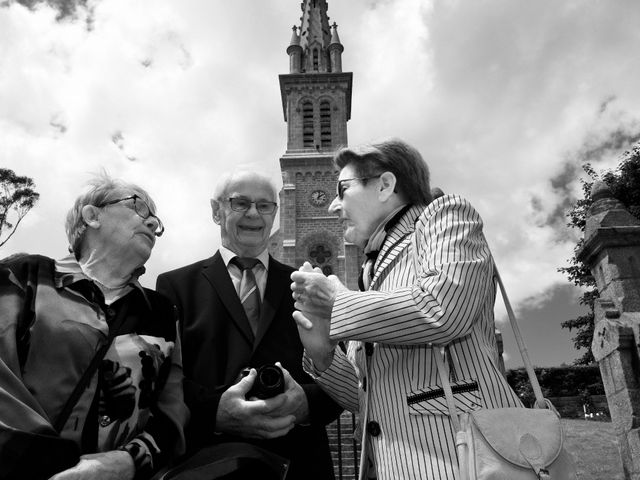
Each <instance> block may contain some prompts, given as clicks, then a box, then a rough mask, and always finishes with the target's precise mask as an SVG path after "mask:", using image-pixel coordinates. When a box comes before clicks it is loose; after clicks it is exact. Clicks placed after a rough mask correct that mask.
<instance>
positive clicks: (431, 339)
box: [306, 195, 521, 480]
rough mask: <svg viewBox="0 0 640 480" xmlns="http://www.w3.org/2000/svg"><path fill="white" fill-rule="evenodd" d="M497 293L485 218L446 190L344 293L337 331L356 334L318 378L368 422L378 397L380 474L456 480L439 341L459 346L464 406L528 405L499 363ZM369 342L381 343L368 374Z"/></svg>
mask: <svg viewBox="0 0 640 480" xmlns="http://www.w3.org/2000/svg"><path fill="white" fill-rule="evenodd" d="M495 292H496V290H495V283H494V281H493V267H492V261H491V254H490V251H489V248H488V245H487V242H486V240H485V238H484V235H483V233H482V220H481V219H480V217H479V215H478V213H477V212H476V211H475V210H474V208H473V207H472V206H471V205H470V204H469V202H468V201H466V200H465V199H463V198H461V197H459V196H454V195H445V196H443V197H440V198H438V199H436V200H435V201H434V202H432V203H431V204H430V205H428V206H427V207H412V208H410V209H409V210H408V211H407V212H406V214H405V215H404V216H403V217H402V218H401V220H400V222H399V223H398V224H397V225H396V226H395V227H392V229H391V230H390V232H389V233H388V235H387V238H386V239H385V241H384V243H383V245H382V248H381V250H380V254H379V255H378V258H377V260H376V264H375V265H374V275H373V279H372V282H371V285H370V288H369V290H368V291H366V292H352V291H347V292H342V293H340V294H339V295H338V296H337V298H336V302H335V304H334V307H333V312H332V317H331V333H330V334H331V338H332V339H334V340H350V341H349V342H348V347H347V351H346V353H343V352H342V351H341V350H340V349H336V353H335V355H334V360H333V363H332V365H331V367H330V368H329V369H327V370H326V371H324V372H322V374H320V375H317V376H316V381H317V382H318V383H319V384H320V385H321V386H322V387H323V388H324V389H325V390H326V391H327V392H329V394H330V395H332V396H333V397H334V398H335V399H336V400H337V401H338V402H339V403H341V404H342V405H343V406H344V407H345V408H347V409H349V410H351V411H356V412H360V418H361V420H362V418H363V417H364V415H363V413H364V409H365V404H366V399H367V394H368V395H369V398H368V420H369V422H376V423H377V424H378V425H379V429H380V433H379V434H378V435H376V436H372V435H368V439H367V443H368V448H367V450H368V455H369V457H370V459H371V460H372V461H373V463H374V464H375V466H376V471H377V475H378V479H380V480H397V479H453V478H454V477H453V467H454V466H456V465H457V458H456V452H455V434H454V430H453V427H452V425H451V422H450V420H449V415H448V410H447V406H446V401H445V398H444V394H443V391H442V389H441V387H440V384H441V382H440V379H439V376H438V373H437V367H436V365H435V361H434V359H433V357H432V354H433V352H432V349H431V344H439V345H443V344H448V345H449V349H448V350H449V353H450V354H449V355H448V358H449V363H450V369H451V371H452V382H451V385H452V390H453V391H454V398H455V401H456V405H457V407H458V409H459V410H460V411H470V410H474V409H478V408H481V407H488V408H492V407H503V406H521V403H520V401H519V399H518V397H517V396H516V394H515V393H514V392H513V391H512V390H511V388H510V387H509V386H508V384H507V382H506V380H505V379H504V377H503V376H502V374H501V373H500V371H499V369H498V362H497V360H498V358H497V347H496V341H495V330H494V318H493V304H494V300H495ZM363 342H372V343H373V344H374V349H373V353H372V355H371V356H370V357H369V359H368V364H369V365H368V372H369V373H368V376H367V367H366V366H365V365H366V363H365V348H363ZM306 365H307V368H308V369H309V370H310V371H313V366H312V364H311V362H309V361H307V362H306ZM314 373H317V372H314ZM365 389H366V392H365Z"/></svg>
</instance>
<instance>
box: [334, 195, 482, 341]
mask: <svg viewBox="0 0 640 480" xmlns="http://www.w3.org/2000/svg"><path fill="white" fill-rule="evenodd" d="M414 251H415V253H414ZM386 268H388V269H389V272H385V273H386V275H385V278H384V280H383V283H381V284H380V285H379V286H378V288H379V289H380V291H367V292H352V291H347V292H342V293H340V294H338V296H337V298H336V302H335V304H334V308H333V312H332V318H331V338H332V339H333V340H345V339H348V340H360V341H369V342H381V343H387V344H424V343H439V344H443V343H448V342H450V341H452V340H454V339H456V338H460V337H463V336H465V335H467V334H468V333H469V332H470V330H471V327H472V324H473V321H474V319H475V318H476V317H477V316H478V315H479V314H480V312H481V310H482V306H483V302H484V301H485V300H486V298H487V295H489V294H490V292H491V291H492V290H491V289H492V288H493V280H492V269H493V267H492V262H491V257H490V252H489V248H488V246H487V243H486V240H485V238H484V235H483V233H482V220H481V219H480V216H479V215H478V213H477V212H476V211H475V209H474V208H473V207H472V206H471V205H470V204H469V203H468V202H467V201H466V200H464V199H462V198H461V197H458V196H452V195H449V196H445V197H441V198H439V199H437V200H436V201H434V202H433V203H432V204H430V205H429V206H428V207H427V208H426V209H425V211H424V212H423V213H422V214H421V215H420V217H419V218H418V220H417V221H416V230H415V234H414V238H413V239H412V242H410V243H407V245H406V247H405V248H404V249H403V250H402V251H401V252H399V253H398V255H397V257H396V259H395V260H394V261H393V262H391V264H390V265H389V266H388V267H386ZM385 284H386V285H406V287H403V288H397V289H386V288H385Z"/></svg>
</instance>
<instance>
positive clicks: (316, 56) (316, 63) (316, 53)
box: [313, 48, 320, 72]
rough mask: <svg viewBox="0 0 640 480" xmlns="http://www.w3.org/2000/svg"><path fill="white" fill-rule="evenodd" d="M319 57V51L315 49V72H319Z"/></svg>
mask: <svg viewBox="0 0 640 480" xmlns="http://www.w3.org/2000/svg"><path fill="white" fill-rule="evenodd" d="M319 58H320V57H319V55H318V49H317V48H314V49H313V71H314V72H317V71H318V61H319Z"/></svg>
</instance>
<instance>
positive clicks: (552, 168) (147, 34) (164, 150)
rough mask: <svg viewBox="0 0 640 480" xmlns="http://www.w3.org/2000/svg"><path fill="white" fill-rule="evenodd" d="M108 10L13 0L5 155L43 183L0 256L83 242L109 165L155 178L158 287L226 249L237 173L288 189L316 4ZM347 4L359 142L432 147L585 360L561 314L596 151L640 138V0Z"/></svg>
mask: <svg viewBox="0 0 640 480" xmlns="http://www.w3.org/2000/svg"><path fill="white" fill-rule="evenodd" d="M88 5H89V7H90V8H89V9H81V10H78V11H77V14H76V16H75V18H71V19H69V18H66V19H63V20H61V21H57V20H56V15H57V12H56V11H54V10H52V9H51V8H49V7H47V6H46V5H45V6H43V5H40V6H39V7H37V8H36V9H35V10H28V9H25V8H24V7H22V6H21V5H19V4H16V3H13V2H11V1H8V0H0V166H2V167H5V168H11V169H13V170H14V171H16V173H18V174H20V175H28V176H30V177H31V178H33V179H34V181H35V183H36V185H37V191H38V192H39V193H40V194H41V198H40V202H39V203H38V205H37V206H36V208H34V209H33V210H32V211H31V212H30V213H29V215H28V216H27V217H26V218H25V220H24V221H23V223H22V224H21V225H20V228H19V229H18V231H17V233H16V234H15V235H14V237H12V239H11V240H10V241H9V242H8V243H7V244H6V245H5V246H4V247H3V248H1V249H0V256H4V255H7V254H10V253H15V252H19V251H26V252H32V253H41V254H45V255H49V256H53V257H59V256H61V255H62V254H64V253H65V251H66V240H65V235H64V228H63V222H64V216H65V214H66V211H67V209H68V208H69V206H70V205H71V203H72V201H73V199H74V198H75V196H76V195H77V194H78V193H79V192H80V191H81V190H82V189H83V186H84V185H85V183H86V182H87V180H88V179H89V178H90V176H91V173H93V172H96V171H98V170H99V169H101V168H105V169H106V170H107V171H108V172H109V173H111V174H113V175H116V176H120V177H122V178H125V179H127V180H129V181H133V182H136V183H139V184H141V185H142V186H144V187H145V188H146V189H147V190H148V191H149V192H150V193H151V195H152V196H153V197H154V199H155V200H156V203H157V205H158V210H159V215H160V216H161V218H162V219H163V221H164V223H165V224H166V227H167V232H166V234H165V236H163V237H162V238H161V239H160V240H159V241H158V243H157V246H156V249H155V251H154V253H153V255H152V257H151V259H150V261H149V262H148V264H147V268H148V270H147V274H146V275H145V276H144V277H143V283H144V284H145V285H147V286H153V285H154V284H155V278H156V276H157V275H158V274H159V273H161V272H163V271H165V270H168V269H172V268H175V267H178V266H181V265H184V264H186V263H190V262H193V261H196V260H199V259H201V258H204V257H206V256H209V255H211V254H212V253H213V252H214V251H215V249H216V248H217V246H218V245H219V231H218V228H217V226H215V225H214V224H213V222H212V221H211V217H210V212H209V206H208V203H209V198H210V196H211V190H212V187H213V185H214V184H215V181H216V178H217V177H218V176H219V175H220V174H221V173H223V172H225V171H228V170H229V169H232V168H236V167H238V166H245V167H250V168H253V169H256V170H260V171H262V172H264V173H266V174H268V175H270V176H272V178H273V179H274V180H275V181H276V182H278V183H279V184H281V180H280V175H279V162H278V160H279V157H280V156H281V155H282V154H283V153H284V151H285V148H286V124H285V122H284V119H283V114H282V107H281V100H280V92H279V85H278V74H280V73H288V57H287V55H286V53H285V50H286V48H287V45H288V42H289V39H290V36H291V27H292V25H294V24H296V25H299V17H300V15H301V11H300V0H269V1H268V2H258V1H256V0H233V2H229V1H225V2H223V1H220V0H181V1H180V2H175V1H168V0H137V1H135V2H131V1H128V0H99V1H98V0H96V1H91V0H89V2H88ZM329 15H330V17H331V22H333V21H335V22H337V24H338V25H339V33H340V38H341V40H342V43H343V45H344V47H345V51H344V53H343V68H344V70H345V71H351V72H353V74H354V87H353V102H352V117H351V121H350V122H349V124H348V129H349V143H350V144H352V145H353V144H357V143H361V142H365V141H369V140H374V139H377V138H380V137H386V136H399V137H401V138H404V139H406V140H407V141H409V142H410V143H413V144H414V145H415V146H417V147H418V148H419V150H420V151H421V152H422V153H423V155H424V156H425V158H426V159H427V161H428V162H429V164H430V166H431V169H432V176H433V179H434V184H435V185H438V186H440V187H441V188H442V189H443V190H445V191H447V192H457V193H459V194H462V195H464V196H466V197H467V198H469V199H470V200H471V201H472V203H473V204H474V205H475V206H476V208H477V209H478V210H479V212H480V214H481V215H482V216H483V218H484V220H485V232H486V236H487V238H488V239H489V242H490V244H491V246H492V248H493V251H494V255H495V257H496V261H497V263H498V265H499V267H500V268H501V270H502V274H503V277H504V279H505V282H506V284H507V288H508V289H509V291H510V295H511V297H512V299H511V300H512V303H513V304H514V306H515V307H516V308H517V311H518V313H519V314H520V317H521V321H522V329H523V332H524V335H525V339H526V340H527V341H528V343H529V348H530V354H531V357H532V359H533V362H534V363H535V364H537V365H541V366H553V365H559V364H560V363H561V362H568V363H570V362H571V361H573V360H574V359H575V358H577V357H578V356H579V354H578V352H576V351H575V350H574V349H573V346H572V343H571V340H570V337H571V333H569V332H568V331H566V330H563V329H561V328H560V322H561V321H562V320H565V319H568V318H572V317H574V316H576V315H577V314H579V313H581V312H582V311H583V310H582V309H581V308H580V307H578V305H577V297H578V296H579V294H580V292H579V291H577V290H575V289H574V288H573V287H571V286H570V285H568V284H567V281H566V279H565V278H564V277H563V276H562V275H561V274H559V273H557V271H556V269H557V268H558V267H560V266H564V265H566V259H567V258H569V257H570V255H571V252H572V248H573V246H574V244H575V241H576V239H577V237H576V233H575V232H571V231H569V230H568V229H567V228H566V226H565V224H566V219H565V217H564V212H565V211H566V208H567V205H569V204H570V202H571V201H573V200H574V199H575V198H576V196H577V195H579V192H580V183H579V179H580V178H581V177H583V176H584V174H583V173H582V169H581V165H582V164H583V163H584V162H585V161H590V162H591V163H592V164H593V165H594V166H595V167H596V168H597V169H603V168H611V167H613V166H615V165H616V164H617V162H618V160H619V156H620V154H621V153H622V152H623V151H624V150H626V149H627V148H628V147H629V145H630V144H631V143H633V142H634V141H637V139H638V138H640V89H639V88H638V84H639V79H640V29H638V25H640V5H638V4H637V1H636V0H613V1H607V2H605V1H601V0H582V1H573V0H536V1H535V2H526V1H514V0H435V1H431V0H329ZM497 312H498V315H499V317H500V320H501V321H502V320H503V317H504V315H503V311H502V310H501V309H498V310H497ZM503 329H504V328H503ZM505 337H506V345H505V348H506V350H507V355H508V357H509V360H508V363H507V365H508V366H513V365H517V364H518V363H519V360H518V358H517V355H518V353H517V350H514V349H515V346H514V343H513V341H512V340H511V339H510V336H509V335H505Z"/></svg>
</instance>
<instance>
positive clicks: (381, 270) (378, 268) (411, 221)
mask: <svg viewBox="0 0 640 480" xmlns="http://www.w3.org/2000/svg"><path fill="white" fill-rule="evenodd" d="M423 210H424V207H420V206H413V207H411V208H410V209H409V210H407V213H405V214H404V215H403V216H402V218H401V219H400V221H399V222H398V223H397V224H396V225H395V226H394V227H393V228H392V229H391V231H390V232H389V233H388V235H387V237H386V238H385V239H384V243H383V244H382V248H381V249H380V253H379V254H378V260H377V261H376V265H375V271H374V273H373V278H372V280H371V285H370V286H369V289H370V290H373V289H374V287H375V286H376V285H377V284H378V283H380V282H381V281H382V280H383V279H384V277H386V276H387V274H388V273H389V268H388V267H389V265H390V264H391V262H393V261H394V260H395V259H396V257H397V256H398V254H399V253H400V252H402V251H403V250H404V249H405V248H407V247H408V246H409V245H410V244H411V235H412V234H413V232H414V231H415V229H416V225H415V223H416V219H417V218H418V216H419V215H420V213H422V211H423Z"/></svg>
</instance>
